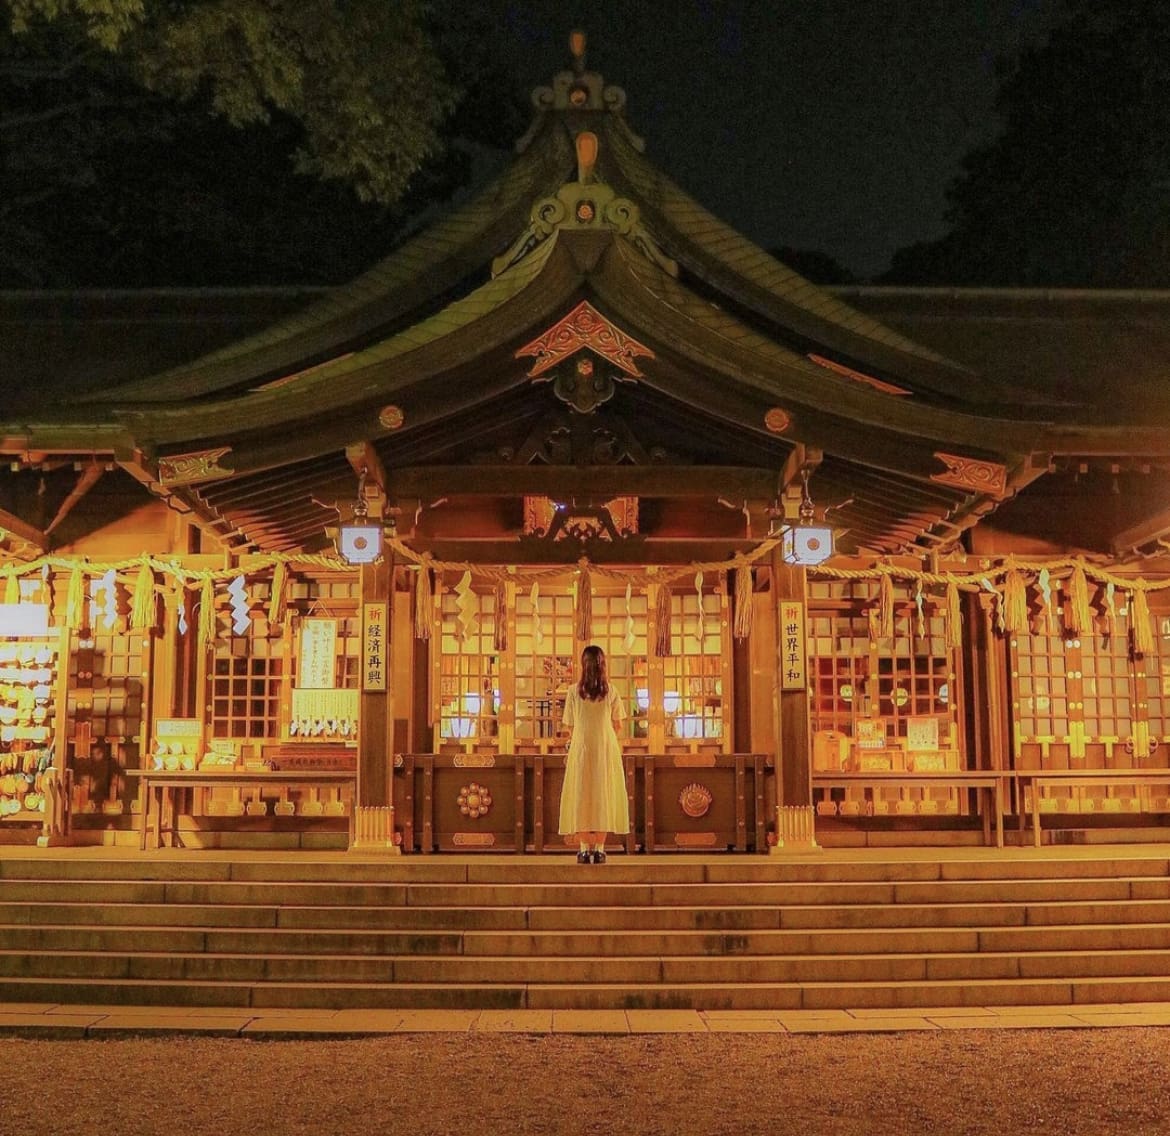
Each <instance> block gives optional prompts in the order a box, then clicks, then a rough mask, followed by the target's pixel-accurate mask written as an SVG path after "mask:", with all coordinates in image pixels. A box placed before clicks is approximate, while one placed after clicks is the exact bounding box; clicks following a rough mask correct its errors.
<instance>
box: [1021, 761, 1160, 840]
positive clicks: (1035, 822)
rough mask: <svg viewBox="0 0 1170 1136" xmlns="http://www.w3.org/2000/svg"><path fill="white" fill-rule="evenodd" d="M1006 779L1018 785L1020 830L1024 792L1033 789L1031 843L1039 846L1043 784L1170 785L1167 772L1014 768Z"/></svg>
mask: <svg viewBox="0 0 1170 1136" xmlns="http://www.w3.org/2000/svg"><path fill="white" fill-rule="evenodd" d="M1009 776H1011V777H1014V778H1015V780H1016V781H1017V782H1018V784H1019V786H1020V793H1021V797H1020V827H1021V828H1023V819H1024V807H1023V795H1022V794H1023V790H1024V788H1025V787H1026V786H1028V785H1030V786H1031V787H1032V843H1033V845H1035V847H1037V848H1039V847H1040V790H1041V789H1042V788H1043V787H1044V786H1045V785H1075V786H1079V787H1081V788H1084V787H1085V786H1087V785H1139V784H1143V783H1144V784H1147V785H1148V784H1155V785H1159V784H1162V785H1170V769H1017V770H1014V771H1013V772H1012V773H1011V774H1009Z"/></svg>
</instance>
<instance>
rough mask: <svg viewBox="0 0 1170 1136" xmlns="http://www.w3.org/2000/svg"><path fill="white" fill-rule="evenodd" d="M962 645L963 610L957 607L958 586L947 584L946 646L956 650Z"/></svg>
mask: <svg viewBox="0 0 1170 1136" xmlns="http://www.w3.org/2000/svg"><path fill="white" fill-rule="evenodd" d="M962 645H963V609H962V607H961V606H960V605H959V585H958V584H956V583H955V582H954V580H951V581H950V582H949V583H948V584H947V646H948V647H949V648H950V649H951V650H958V648H960V647H961V646H962Z"/></svg>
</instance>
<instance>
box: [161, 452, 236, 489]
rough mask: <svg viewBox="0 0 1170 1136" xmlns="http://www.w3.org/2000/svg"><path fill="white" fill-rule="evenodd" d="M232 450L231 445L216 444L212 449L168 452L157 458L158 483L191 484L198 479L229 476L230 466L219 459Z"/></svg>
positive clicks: (212, 479) (204, 479) (213, 479)
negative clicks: (179, 452) (176, 452)
mask: <svg viewBox="0 0 1170 1136" xmlns="http://www.w3.org/2000/svg"><path fill="white" fill-rule="evenodd" d="M231 451H232V448H231V446H217V447H216V448H215V449H212V450H195V451H194V452H192V453H189V454H168V455H167V456H166V457H160V458H159V459H158V480H159V484H160V485H164V486H172V485H193V484H195V483H196V482H199V481H218V480H220V479H221V478H224V477H231V476H232V475H233V471H232V469H231V468H230V467H227V466H224V465H223V464H221V459H222V458H223V457H224V456H225V455H226V454H230V453H231Z"/></svg>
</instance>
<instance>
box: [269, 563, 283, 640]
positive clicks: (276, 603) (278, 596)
mask: <svg viewBox="0 0 1170 1136" xmlns="http://www.w3.org/2000/svg"><path fill="white" fill-rule="evenodd" d="M287 583H288V565H287V564H285V562H284V561H283V560H278V561H277V562H276V564H275V566H274V567H273V569H272V592H271V594H270V595H269V597H268V622H269V623H271V624H272V625H273V626H274V627H278V626H280V624H281V623H283V622H284V604H285V587H286V585H287Z"/></svg>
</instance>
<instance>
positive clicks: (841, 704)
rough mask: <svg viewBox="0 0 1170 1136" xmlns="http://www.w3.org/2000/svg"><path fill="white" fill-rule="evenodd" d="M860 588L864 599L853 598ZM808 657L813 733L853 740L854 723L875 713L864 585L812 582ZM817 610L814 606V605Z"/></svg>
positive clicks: (866, 590)
mask: <svg viewBox="0 0 1170 1136" xmlns="http://www.w3.org/2000/svg"><path fill="white" fill-rule="evenodd" d="M858 589H861V593H862V594H860V595H859V594H857V593H858ZM809 596H810V600H811V601H812V603H810V611H809V613H808V656H809V676H810V687H811V694H812V700H811V706H810V711H811V717H812V728H813V729H814V730H835V731H837V732H839V733H842V734H846V735H849V736H850V737H852V736H853V722H854V719H856V718H858V717H866V718H867V717H870V716H871V715H872V714H873V713H874V709H873V706H872V705H871V703H872V696H871V692H870V682H869V680H870V673H871V672H870V652H871V648H872V645H871V643H870V638H869V623H868V621H867V619H866V618H865V615H864V614H863V613H862V611H861V610H860V607H861V603H862V602H863V601H866V600H868V599H869V595H868V585H866V584H865V582H864V581H830V580H816V581H811V582H810V586H809ZM830 603H832V604H834V605H835V606H833V607H830V606H828V605H829V604H830ZM814 605H815V606H814Z"/></svg>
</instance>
